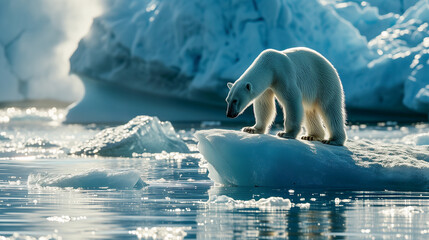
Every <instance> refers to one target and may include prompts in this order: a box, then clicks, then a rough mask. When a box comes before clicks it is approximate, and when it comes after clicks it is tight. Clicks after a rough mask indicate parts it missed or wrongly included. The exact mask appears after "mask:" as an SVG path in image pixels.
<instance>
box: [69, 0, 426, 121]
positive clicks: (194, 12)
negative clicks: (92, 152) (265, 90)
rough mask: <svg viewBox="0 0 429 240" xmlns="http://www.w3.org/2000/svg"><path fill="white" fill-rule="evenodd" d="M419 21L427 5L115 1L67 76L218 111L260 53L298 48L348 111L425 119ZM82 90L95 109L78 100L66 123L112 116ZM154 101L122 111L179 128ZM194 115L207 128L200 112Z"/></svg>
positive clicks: (330, 0)
mask: <svg viewBox="0 0 429 240" xmlns="http://www.w3.org/2000/svg"><path fill="white" fill-rule="evenodd" d="M358 3H359V4H358ZM414 3H415V6H413V4H414ZM372 4H374V5H372ZM385 5H389V6H385ZM427 13H429V3H428V1H427V0H420V1H418V2H417V3H416V1H411V0H410V1H399V0H398V1H392V4H390V2H389V4H382V2H380V1H377V0H374V1H369V2H361V1H335V0H320V1H318V0H308V1H299V0H293V1H262V0H257V1H238V0H227V1H222V2H219V1H216V0H207V1H197V0H180V1H174V2H171V1H149V0H147V1H136V0H134V1H116V2H115V4H112V5H111V6H110V7H109V8H108V9H107V10H106V13H105V14H103V15H102V16H101V17H99V18H96V19H95V20H94V23H93V25H92V27H91V30H90V32H89V33H88V34H87V35H86V36H85V37H84V38H83V39H82V40H81V42H80V43H79V47H78V49H77V50H76V51H75V53H74V54H73V56H72V57H71V59H70V62H71V71H72V72H73V73H76V74H78V75H79V76H80V77H81V79H82V80H83V82H84V84H85V85H88V84H87V82H89V81H96V82H100V83H101V84H105V85H107V83H110V84H113V85H118V86H121V87H124V88H125V89H133V90H134V91H136V92H139V93H140V94H141V95H146V93H148V92H150V93H151V94H156V95H158V96H168V97H174V98H178V99H187V100H191V101H194V102H198V103H199V104H207V105H208V106H209V105H210V104H213V105H215V106H222V107H224V98H225V96H226V94H227V91H228V89H227V88H226V87H225V85H226V82H228V81H234V80H236V79H237V78H238V77H239V76H240V75H241V74H242V73H243V72H244V70H245V69H246V68H247V67H248V66H249V65H250V63H251V62H252V61H253V59H254V58H255V57H256V56H257V55H258V54H259V53H260V52H261V51H262V50H264V49H266V48H275V49H285V48H289V47H295V46H306V47H310V48H313V49H315V50H317V51H319V52H320V53H322V54H323V55H324V56H326V57H327V58H328V59H329V60H330V61H331V62H332V63H333V64H334V66H335V67H336V68H337V70H338V72H339V74H340V76H341V79H342V81H343V85H344V90H345V93H346V94H345V95H346V106H347V107H348V108H351V109H363V110H368V109H369V110H377V111H380V112H390V113H400V114H407V113H409V112H410V109H411V110H413V111H417V112H421V113H428V112H429V111H428V108H429V107H428V102H429V100H428V98H429V97H428V96H429V94H428V90H427V89H428V88H427V87H426V86H427V84H428V79H427V76H428V74H427V71H428V70H427V69H428V68H429V67H428V66H429V65H428V63H427V49H428V45H427V44H428V42H429V33H428V32H429V31H428V30H427V29H428V28H427V26H428V24H429V19H428V17H427V16H429V14H427ZM86 90H87V91H86V96H85V98H89V99H90V98H93V99H98V101H97V102H98V103H99V104H94V101H89V100H85V98H84V100H83V101H82V102H81V103H78V104H77V105H76V106H74V108H73V109H72V110H71V111H70V113H69V115H68V116H67V119H73V121H75V122H78V121H85V116H86V114H85V113H90V114H91V115H93V116H94V118H92V120H94V119H95V121H101V119H104V121H106V118H107V119H116V118H117V114H112V113H110V114H109V109H110V108H109V106H110V102H111V101H109V100H108V95H107V94H101V93H100V92H99V91H96V90H95V88H93V87H89V88H87V89H86ZM91 96H92V97H91ZM125 98H126V97H125ZM124 101H125V100H124ZM144 101H145V100H142V102H144ZM104 102H106V103H104ZM129 102H131V103H132V105H133V102H135V98H131V99H129ZM156 102H157V101H155V102H154V103H153V107H146V106H145V107H144V108H140V109H139V108H137V107H136V108H133V110H130V111H133V113H134V114H136V113H140V114H150V115H159V114H164V115H165V116H166V117H165V118H162V119H166V120H170V119H169V118H180V117H183V118H184V119H183V120H187V116H188V114H183V115H177V114H170V115H168V111H166V110H165V109H168V110H169V109H170V108H168V107H167V106H165V105H162V104H161V105H159V106H158V105H157V103H156ZM186 107H187V108H192V104H190V105H187V106H183V108H186ZM94 108H95V109H94ZM88 109H94V110H93V111H94V112H95V113H91V112H90V111H89V110H88ZM148 112H150V113H148ZM96 113H100V114H98V116H100V117H99V119H97V114H96ZM158 113H159V114H158ZM101 116H102V117H101ZM194 117H195V118H200V120H210V118H209V117H207V116H206V113H201V114H197V115H194ZM179 120H180V119H179ZM211 120H217V119H211ZM223 120H226V118H224V119H223Z"/></svg>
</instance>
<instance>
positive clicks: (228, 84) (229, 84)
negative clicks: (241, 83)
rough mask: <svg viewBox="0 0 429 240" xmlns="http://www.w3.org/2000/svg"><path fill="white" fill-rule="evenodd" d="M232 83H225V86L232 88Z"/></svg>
mask: <svg viewBox="0 0 429 240" xmlns="http://www.w3.org/2000/svg"><path fill="white" fill-rule="evenodd" d="M232 85H234V83H232V82H229V83H227V84H226V86H228V88H229V89H231V88H232Z"/></svg>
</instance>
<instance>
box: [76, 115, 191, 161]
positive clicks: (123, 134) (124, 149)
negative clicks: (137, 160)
mask: <svg viewBox="0 0 429 240" xmlns="http://www.w3.org/2000/svg"><path fill="white" fill-rule="evenodd" d="M163 151H165V152H182V153H187V152H189V149H188V147H187V145H186V144H185V143H184V142H183V141H182V140H181V139H180V138H179V136H178V135H177V134H176V132H175V131H174V128H173V126H172V125H171V123H170V122H161V121H159V120H158V118H157V117H149V116H137V117H135V118H133V119H132V120H130V121H129V122H128V123H126V124H124V125H120V126H117V127H112V128H107V129H104V130H103V131H101V132H99V133H98V134H97V135H95V136H94V138H92V139H90V140H88V141H86V142H84V143H82V144H80V145H78V146H77V147H74V148H73V149H72V150H71V153H72V154H77V155H100V156H111V157H132V156H133V154H140V153H160V152H163Z"/></svg>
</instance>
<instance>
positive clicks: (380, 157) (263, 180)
mask: <svg viewBox="0 0 429 240" xmlns="http://www.w3.org/2000/svg"><path fill="white" fill-rule="evenodd" d="M195 136H196V137H197V139H198V149H199V150H200V152H201V154H202V155H203V156H204V159H205V160H207V162H208V164H207V168H208V171H209V177H210V178H211V179H212V180H214V181H215V182H217V183H220V184H224V185H236V186H252V187H253V186H277V187H296V186H299V187H327V188H345V187H353V188H357V189H366V190H372V189H374V190H378V189H380V190H381V189H383V190H384V189H391V190H396V189H398V190H399V189H402V190H404V189H408V190H417V189H421V190H427V189H428V188H429V146H427V145H423V146H411V145H404V144H391V143H381V142H371V141H368V140H356V141H354V140H349V141H347V143H346V145H345V146H344V147H338V146H331V145H326V144H322V143H320V142H309V141H301V140H295V139H282V138H278V137H276V136H273V135H268V134H259V135H252V134H247V133H244V132H239V131H232V130H224V129H211V130H202V131H198V132H196V134H195Z"/></svg>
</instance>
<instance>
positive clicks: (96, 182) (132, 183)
mask: <svg viewBox="0 0 429 240" xmlns="http://www.w3.org/2000/svg"><path fill="white" fill-rule="evenodd" d="M27 185H28V186H29V187H30V188H40V187H42V188H43V187H59V188H82V189H98V188H109V189H133V188H142V187H144V186H145V185H146V183H145V182H144V181H143V180H142V179H141V177H140V173H139V172H138V171H135V170H128V171H112V170H100V169H94V170H89V171H86V172H79V173H73V174H42V173H38V174H30V175H29V176H28V180H27Z"/></svg>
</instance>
